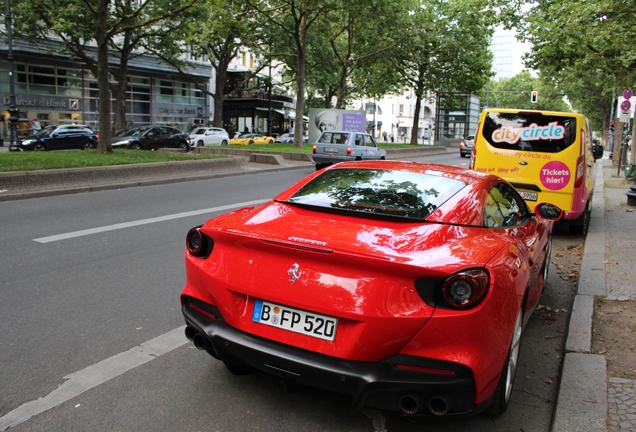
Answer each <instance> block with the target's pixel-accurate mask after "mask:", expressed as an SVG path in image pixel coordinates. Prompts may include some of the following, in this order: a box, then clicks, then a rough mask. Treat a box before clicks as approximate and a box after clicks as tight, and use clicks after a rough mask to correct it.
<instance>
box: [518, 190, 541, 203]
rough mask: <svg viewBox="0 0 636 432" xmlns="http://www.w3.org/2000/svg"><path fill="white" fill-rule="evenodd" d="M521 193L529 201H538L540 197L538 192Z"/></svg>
mask: <svg viewBox="0 0 636 432" xmlns="http://www.w3.org/2000/svg"><path fill="white" fill-rule="evenodd" d="M520 195H521V198H523V199H524V200H527V201H536V200H537V199H538V198H539V194H538V193H536V192H521V193H520Z"/></svg>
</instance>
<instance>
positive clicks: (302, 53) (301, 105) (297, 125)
mask: <svg viewBox="0 0 636 432" xmlns="http://www.w3.org/2000/svg"><path fill="white" fill-rule="evenodd" d="M307 18H308V14H307V12H303V13H302V15H301V17H300V24H299V25H300V32H299V35H298V38H297V39H296V44H297V48H298V75H297V76H296V89H297V90H296V120H295V122H294V148H303V138H304V135H305V134H304V124H303V122H304V115H305V60H306V57H307V33H309V25H310V23H308V22H307Z"/></svg>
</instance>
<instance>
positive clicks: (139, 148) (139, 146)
mask: <svg viewBox="0 0 636 432" xmlns="http://www.w3.org/2000/svg"><path fill="white" fill-rule="evenodd" d="M130 148H131V149H132V150H143V148H142V147H141V144H139V143H138V142H134V143H132V144H130Z"/></svg>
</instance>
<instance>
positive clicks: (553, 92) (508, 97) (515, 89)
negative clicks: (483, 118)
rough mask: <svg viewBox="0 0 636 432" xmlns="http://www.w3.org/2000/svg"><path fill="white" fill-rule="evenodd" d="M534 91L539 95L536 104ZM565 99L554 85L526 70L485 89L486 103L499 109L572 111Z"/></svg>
mask: <svg viewBox="0 0 636 432" xmlns="http://www.w3.org/2000/svg"><path fill="white" fill-rule="evenodd" d="M533 91H536V92H537V93H538V98H537V102H536V103H532V102H531V101H530V95H531V93H532V92H533ZM563 97H564V93H563V92H562V91H560V90H559V89H558V88H557V87H556V86H555V85H554V83H552V82H551V81H545V80H542V79H540V78H535V77H533V76H532V75H531V74H530V72H529V71H527V70H524V71H522V72H520V73H518V74H517V75H515V76H513V77H511V78H506V79H502V80H500V81H490V83H489V84H488V86H487V88H486V89H485V95H484V102H485V103H486V104H487V105H488V106H490V107H497V108H518V109H528V110H544V111H571V110H570V107H569V106H568V104H567V103H566V102H565V101H564V100H563Z"/></svg>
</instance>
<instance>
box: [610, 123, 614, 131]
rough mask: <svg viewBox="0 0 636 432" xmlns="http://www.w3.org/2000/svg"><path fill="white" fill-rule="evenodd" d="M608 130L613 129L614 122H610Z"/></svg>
mask: <svg viewBox="0 0 636 432" xmlns="http://www.w3.org/2000/svg"><path fill="white" fill-rule="evenodd" d="M610 130H611V131H613V130H614V122H610Z"/></svg>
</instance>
